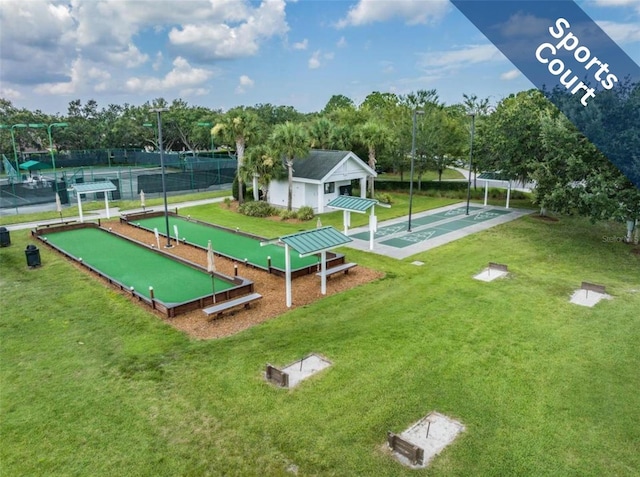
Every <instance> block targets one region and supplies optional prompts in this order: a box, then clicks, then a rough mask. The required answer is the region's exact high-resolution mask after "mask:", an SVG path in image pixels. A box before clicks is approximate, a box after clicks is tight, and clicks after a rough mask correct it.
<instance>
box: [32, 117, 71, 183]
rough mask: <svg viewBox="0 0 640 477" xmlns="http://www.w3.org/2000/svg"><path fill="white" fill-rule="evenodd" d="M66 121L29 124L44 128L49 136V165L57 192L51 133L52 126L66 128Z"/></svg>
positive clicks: (56, 175)
mask: <svg viewBox="0 0 640 477" xmlns="http://www.w3.org/2000/svg"><path fill="white" fill-rule="evenodd" d="M68 125H69V124H68V123H51V124H48V125H47V124H44V123H37V124H29V125H28V126H29V127H30V128H36V129H37V128H45V129H46V130H47V135H48V136H49V152H50V153H51V166H52V167H53V190H54V191H55V192H58V174H57V172H56V156H55V154H54V153H53V137H52V135H51V129H52V128H66V127H67V126H68Z"/></svg>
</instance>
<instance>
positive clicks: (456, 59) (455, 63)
mask: <svg viewBox="0 0 640 477" xmlns="http://www.w3.org/2000/svg"><path fill="white" fill-rule="evenodd" d="M420 56H421V60H420V62H419V66H422V67H423V68H426V69H431V68H437V69H442V70H450V69H456V68H459V67H460V66H461V65H468V64H477V63H487V62H492V61H499V60H503V59H504V55H503V54H502V53H501V52H500V50H498V49H497V48H496V47H495V46H493V45H492V44H485V45H468V46H466V47H464V48H461V49H457V50H449V51H435V52H430V53H422V54H421V55H420Z"/></svg>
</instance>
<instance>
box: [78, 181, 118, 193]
mask: <svg viewBox="0 0 640 477" xmlns="http://www.w3.org/2000/svg"><path fill="white" fill-rule="evenodd" d="M71 189H73V190H75V191H76V193H78V194H91V193H92V192H111V191H113V190H117V189H118V188H117V187H116V186H115V185H113V182H111V181H101V182H82V183H79V184H72V185H71Z"/></svg>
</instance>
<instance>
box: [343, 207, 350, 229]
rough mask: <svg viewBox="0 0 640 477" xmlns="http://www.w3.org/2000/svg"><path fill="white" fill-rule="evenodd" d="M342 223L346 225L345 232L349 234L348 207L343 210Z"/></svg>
mask: <svg viewBox="0 0 640 477" xmlns="http://www.w3.org/2000/svg"><path fill="white" fill-rule="evenodd" d="M342 224H343V225H344V234H345V235H347V233H348V232H349V211H348V210H346V209H345V210H343V211H342Z"/></svg>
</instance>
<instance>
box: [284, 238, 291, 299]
mask: <svg viewBox="0 0 640 477" xmlns="http://www.w3.org/2000/svg"><path fill="white" fill-rule="evenodd" d="M284 275H285V289H286V290H285V295H286V302H287V308H291V257H290V256H289V245H288V244H287V243H285V244H284Z"/></svg>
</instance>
